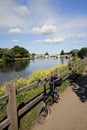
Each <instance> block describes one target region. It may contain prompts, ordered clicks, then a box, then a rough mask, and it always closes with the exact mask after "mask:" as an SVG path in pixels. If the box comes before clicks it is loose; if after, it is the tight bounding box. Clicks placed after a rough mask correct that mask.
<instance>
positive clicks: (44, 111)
mask: <svg viewBox="0 0 87 130" xmlns="http://www.w3.org/2000/svg"><path fill="white" fill-rule="evenodd" d="M48 117H49V109H48V108H47V106H43V107H42V108H41V110H40V111H39V113H38V122H39V123H40V124H44V123H46V121H47V119H48Z"/></svg>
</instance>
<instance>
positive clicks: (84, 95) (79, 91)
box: [72, 71, 87, 103]
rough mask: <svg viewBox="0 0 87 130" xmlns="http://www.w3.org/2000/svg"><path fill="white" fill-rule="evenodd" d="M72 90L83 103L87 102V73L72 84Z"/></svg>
mask: <svg viewBox="0 0 87 130" xmlns="http://www.w3.org/2000/svg"><path fill="white" fill-rule="evenodd" d="M72 89H73V91H74V92H75V93H76V95H77V96H78V97H79V99H80V100H81V102H83V103H84V102H86V101H87V72H86V71H85V74H82V75H80V76H79V77H78V78H77V79H76V80H74V83H72Z"/></svg>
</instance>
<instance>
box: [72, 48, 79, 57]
mask: <svg viewBox="0 0 87 130" xmlns="http://www.w3.org/2000/svg"><path fill="white" fill-rule="evenodd" d="M78 52H79V50H78V49H74V50H72V51H70V54H72V56H73V57H76V56H77V53H78Z"/></svg>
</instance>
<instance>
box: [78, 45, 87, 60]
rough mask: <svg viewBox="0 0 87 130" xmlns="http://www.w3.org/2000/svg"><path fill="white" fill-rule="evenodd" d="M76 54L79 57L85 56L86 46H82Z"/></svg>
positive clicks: (86, 53)
mask: <svg viewBox="0 0 87 130" xmlns="http://www.w3.org/2000/svg"><path fill="white" fill-rule="evenodd" d="M78 56H79V57H80V58H84V57H85V56H87V48H86V47H84V48H82V49H81V50H80V51H79V52H78Z"/></svg>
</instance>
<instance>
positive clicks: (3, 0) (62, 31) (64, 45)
mask: <svg viewBox="0 0 87 130" xmlns="http://www.w3.org/2000/svg"><path fill="white" fill-rule="evenodd" d="M16 45H18V46H21V47H24V48H25V49H27V50H28V51H29V52H30V53H36V54H45V53H46V52H48V53H49V54H59V53H60V52H61V50H64V52H69V51H71V50H73V49H79V50H80V49H81V48H83V47H87V0H0V48H9V49H10V48H13V47H14V46H16Z"/></svg>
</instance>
